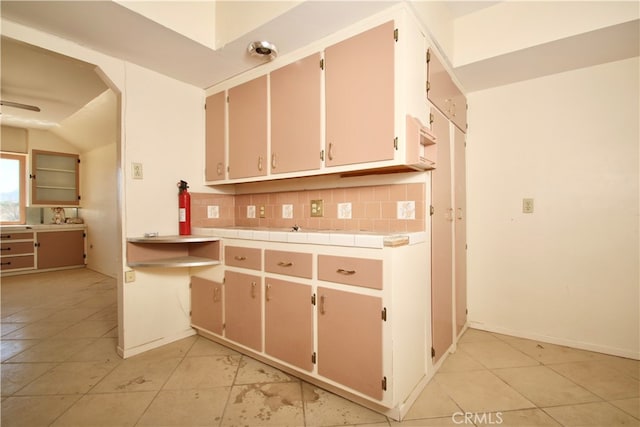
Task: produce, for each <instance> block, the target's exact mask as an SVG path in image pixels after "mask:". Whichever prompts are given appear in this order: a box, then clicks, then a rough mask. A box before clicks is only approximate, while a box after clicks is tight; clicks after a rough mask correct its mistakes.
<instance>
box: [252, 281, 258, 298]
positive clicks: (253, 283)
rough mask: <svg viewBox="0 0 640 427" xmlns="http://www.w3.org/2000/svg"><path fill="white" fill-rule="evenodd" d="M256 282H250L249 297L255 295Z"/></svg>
mask: <svg viewBox="0 0 640 427" xmlns="http://www.w3.org/2000/svg"><path fill="white" fill-rule="evenodd" d="M256 286H257V284H256V282H251V298H255V297H256Z"/></svg>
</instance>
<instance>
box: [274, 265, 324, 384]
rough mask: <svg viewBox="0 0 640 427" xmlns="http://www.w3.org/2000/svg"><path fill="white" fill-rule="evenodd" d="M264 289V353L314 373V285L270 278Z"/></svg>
mask: <svg viewBox="0 0 640 427" xmlns="http://www.w3.org/2000/svg"><path fill="white" fill-rule="evenodd" d="M265 286H266V289H265V351H266V352H267V353H268V354H270V355H272V356H274V357H277V358H278V359H280V360H284V361H285V362H288V363H290V364H292V365H295V366H298V367H300V368H302V369H305V370H307V371H312V370H313V363H312V361H311V354H312V353H313V311H312V305H311V286H307V285H301V284H298V283H292V282H287V281H284V280H277V279H271V278H268V277H267V278H266V285H265Z"/></svg>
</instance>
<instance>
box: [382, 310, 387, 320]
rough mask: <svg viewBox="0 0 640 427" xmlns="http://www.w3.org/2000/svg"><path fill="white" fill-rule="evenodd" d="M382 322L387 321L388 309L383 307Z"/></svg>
mask: <svg viewBox="0 0 640 427" xmlns="http://www.w3.org/2000/svg"><path fill="white" fill-rule="evenodd" d="M382 320H383V321H384V322H386V321H387V307H382Z"/></svg>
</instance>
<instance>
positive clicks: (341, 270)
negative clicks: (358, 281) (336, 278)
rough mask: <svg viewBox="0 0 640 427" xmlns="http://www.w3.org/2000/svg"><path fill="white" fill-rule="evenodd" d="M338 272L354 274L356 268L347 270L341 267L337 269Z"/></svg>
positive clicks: (347, 274) (346, 274)
mask: <svg viewBox="0 0 640 427" xmlns="http://www.w3.org/2000/svg"><path fill="white" fill-rule="evenodd" d="M336 273H338V274H343V275H345V276H353V275H354V274H356V271H355V270H345V269H344V268H339V269H337V270H336Z"/></svg>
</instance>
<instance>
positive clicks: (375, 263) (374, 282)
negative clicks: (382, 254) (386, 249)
mask: <svg viewBox="0 0 640 427" xmlns="http://www.w3.org/2000/svg"><path fill="white" fill-rule="evenodd" d="M318 279H320V280H326V281H328V282H335V283H344V284H346V285H354V286H362V287H365V288H373V289H382V260H379V259H369V258H352V257H344V256H333V255H318Z"/></svg>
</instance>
